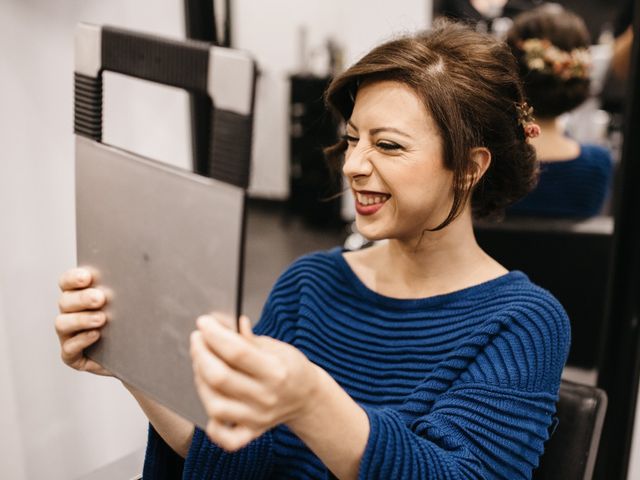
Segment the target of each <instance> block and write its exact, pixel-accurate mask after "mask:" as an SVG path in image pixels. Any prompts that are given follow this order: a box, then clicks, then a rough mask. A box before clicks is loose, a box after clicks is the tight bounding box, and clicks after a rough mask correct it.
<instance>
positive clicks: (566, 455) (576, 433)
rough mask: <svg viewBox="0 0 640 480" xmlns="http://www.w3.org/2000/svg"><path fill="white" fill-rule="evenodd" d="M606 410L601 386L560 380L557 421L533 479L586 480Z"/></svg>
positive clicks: (591, 467)
mask: <svg viewBox="0 0 640 480" xmlns="http://www.w3.org/2000/svg"><path fill="white" fill-rule="evenodd" d="M606 410H607V395H606V393H605V392H604V390H601V389H599V388H597V387H592V386H589V385H580V384H578V383H573V382H569V381H566V380H563V381H562V383H561V385H560V399H559V400H558V410H557V414H556V415H557V417H558V420H559V422H558V424H557V427H556V428H555V431H554V432H553V434H552V435H551V437H550V438H549V440H548V441H547V443H546V445H545V451H544V455H543V456H542V458H541V459H540V466H539V468H538V469H537V470H536V471H534V472H533V479H534V480H590V479H591V478H592V476H593V468H594V466H595V462H596V457H597V454H598V445H599V443H600V434H601V433H602V424H603V422H604V416H605V412H606Z"/></svg>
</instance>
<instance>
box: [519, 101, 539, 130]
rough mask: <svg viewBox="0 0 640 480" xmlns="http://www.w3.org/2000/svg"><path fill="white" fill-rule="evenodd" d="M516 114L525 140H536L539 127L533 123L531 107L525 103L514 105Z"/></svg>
mask: <svg viewBox="0 0 640 480" xmlns="http://www.w3.org/2000/svg"><path fill="white" fill-rule="evenodd" d="M516 112H517V115H518V124H520V126H521V127H522V130H524V135H525V137H527V138H536V137H537V136H538V135H540V125H538V124H537V123H535V121H536V119H535V118H533V107H532V106H530V105H529V104H528V103H527V102H522V103H516Z"/></svg>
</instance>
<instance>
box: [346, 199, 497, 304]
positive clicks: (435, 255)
mask: <svg viewBox="0 0 640 480" xmlns="http://www.w3.org/2000/svg"><path fill="white" fill-rule="evenodd" d="M370 254H371V256H369V258H368V259H367V262H371V263H369V265H370V266H371V267H373V269H372V271H371V272H370V275H369V276H368V279H369V281H370V283H372V284H368V285H367V286H369V287H370V288H372V289H373V290H374V291H377V292H378V293H380V294H383V295H387V296H391V297H396V298H425V297H430V296H434V295H440V294H444V293H450V292H453V291H456V290H461V289H463V288H466V287H470V286H473V285H477V284H479V283H482V282H485V281H487V280H490V279H493V278H495V277H498V276H500V275H502V274H504V273H506V272H507V270H506V269H505V268H504V267H502V266H501V265H500V264H498V263H497V262H496V261H495V260H493V259H492V258H491V257H489V256H488V255H487V254H486V253H485V252H484V251H482V249H480V247H479V246H478V244H477V242H476V240H475V236H474V234H473V226H472V222H471V213H470V211H469V209H468V208H467V209H465V211H464V212H463V213H462V214H461V215H460V216H459V217H458V218H457V219H456V220H454V221H453V222H452V223H451V224H449V225H448V226H447V227H445V228H444V229H442V230H440V231H437V232H425V234H424V235H423V237H422V239H421V240H420V241H419V242H418V241H417V240H416V239H413V240H411V241H401V240H395V239H394V240H389V241H388V242H385V243H383V244H381V245H378V246H375V247H371V252H370ZM356 273H357V272H356ZM361 279H362V277H361ZM363 280H364V279H363ZM365 284H367V281H365Z"/></svg>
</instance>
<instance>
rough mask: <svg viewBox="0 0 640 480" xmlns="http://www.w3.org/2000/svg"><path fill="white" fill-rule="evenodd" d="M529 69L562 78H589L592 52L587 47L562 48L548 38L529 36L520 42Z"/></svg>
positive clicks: (519, 45) (519, 46)
mask: <svg viewBox="0 0 640 480" xmlns="http://www.w3.org/2000/svg"><path fill="white" fill-rule="evenodd" d="M517 45H518V48H519V49H520V50H522V51H523V52H524V60H525V62H526V64H527V67H528V68H529V70H532V71H537V72H540V73H544V74H547V75H553V76H556V77H559V78H560V79H562V80H570V79H572V78H581V79H587V78H589V71H590V69H591V54H590V53H589V50H588V49H586V48H574V49H573V50H571V51H570V52H567V51H566V50H561V49H559V48H558V47H556V46H555V45H553V44H552V43H551V42H550V41H549V40H547V39H540V38H529V39H527V40H521V41H520V42H518V44H517Z"/></svg>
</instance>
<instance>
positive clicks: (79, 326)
mask: <svg viewBox="0 0 640 480" xmlns="http://www.w3.org/2000/svg"><path fill="white" fill-rule="evenodd" d="M92 284H93V276H92V275H91V272H90V271H89V270H87V269H86V268H73V269H71V270H67V271H66V272H65V273H63V274H62V276H61V277H60V281H59V285H60V290H62V294H61V295H60V299H59V300H58V308H59V310H60V314H59V315H58V316H57V317H56V322H55V328H56V333H57V334H58V339H59V340H60V349H61V357H62V361H63V362H64V363H66V364H67V365H69V366H70V367H71V368H75V369H76V370H80V371H85V372H91V373H95V374H97V375H111V373H110V372H109V371H108V370H107V369H105V368H103V367H102V366H100V365H99V364H98V363H97V362H95V361H93V360H91V359H90V358H88V357H86V356H85V355H84V349H85V348H87V347H88V346H89V345H92V344H93V343H95V342H96V341H97V340H98V339H99V338H100V329H101V327H103V326H104V324H105V322H106V320H107V317H106V314H105V312H103V311H102V310H101V308H102V307H103V306H104V305H105V303H106V297H105V294H104V292H103V291H102V290H100V289H99V288H95V287H92Z"/></svg>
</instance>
